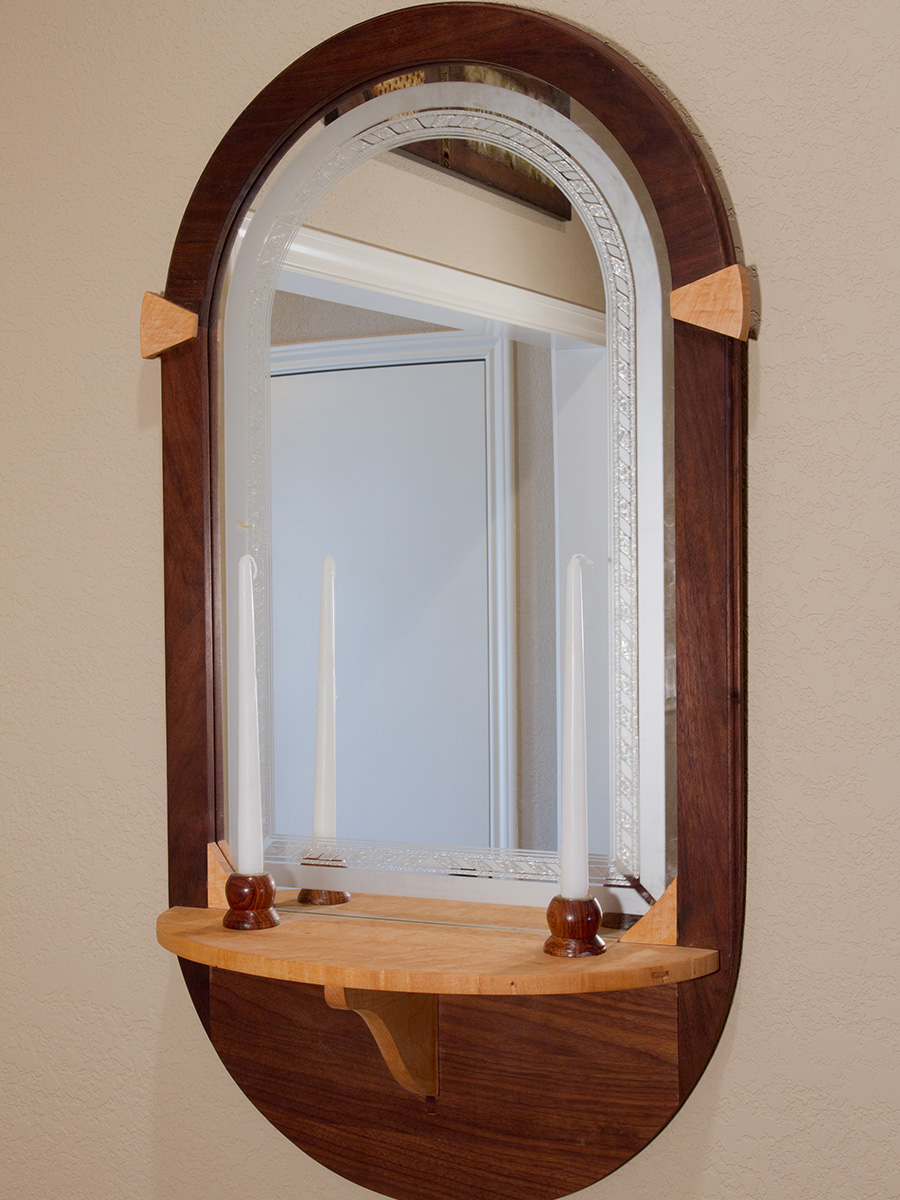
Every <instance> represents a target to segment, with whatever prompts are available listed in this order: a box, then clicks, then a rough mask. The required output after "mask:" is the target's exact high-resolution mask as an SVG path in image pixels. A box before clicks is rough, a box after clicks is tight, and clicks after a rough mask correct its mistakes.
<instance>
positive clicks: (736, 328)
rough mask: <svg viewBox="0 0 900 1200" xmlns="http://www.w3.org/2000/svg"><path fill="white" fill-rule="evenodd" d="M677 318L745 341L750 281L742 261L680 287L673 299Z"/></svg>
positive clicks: (672, 309) (673, 307) (671, 309)
mask: <svg viewBox="0 0 900 1200" xmlns="http://www.w3.org/2000/svg"><path fill="white" fill-rule="evenodd" d="M669 311H670V312H671V314H672V316H673V317H674V318H675V320H676V321H686V322H687V324H688V325H699V326H700V327H701V328H702V329H712V330H713V331H714V332H715V333H724V334H726V335H727V336H728V337H733V338H738V339H739V340H740V341H742V342H745V341H746V340H747V338H748V336H749V334H750V283H749V281H748V279H747V272H746V270H745V269H744V268H743V267H742V266H741V264H740V263H735V264H734V265H733V266H731V267H725V268H724V270H721V271H716V272H714V273H713V274H712V275H705V276H704V277H703V278H702V279H695V280H694V282H693V283H688V284H685V286H684V287H680V288H676V289H675V290H674V291H673V292H672V294H671V296H670V298H669Z"/></svg>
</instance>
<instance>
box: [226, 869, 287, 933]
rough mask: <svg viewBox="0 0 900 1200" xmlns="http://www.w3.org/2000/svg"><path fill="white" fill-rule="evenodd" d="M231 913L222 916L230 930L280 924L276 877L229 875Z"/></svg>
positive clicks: (227, 884)
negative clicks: (276, 901) (276, 903)
mask: <svg viewBox="0 0 900 1200" xmlns="http://www.w3.org/2000/svg"><path fill="white" fill-rule="evenodd" d="M225 899H226V900H227V901H228V912H227V913H226V914H225V916H224V917H223V919H222V924H223V925H224V926H225V928H226V929H272V928H273V927H274V926H275V925H277V924H278V923H279V921H278V913H277V912H276V911H275V909H274V908H273V907H272V906H273V904H274V903H275V880H274V879H273V878H272V876H271V875H270V874H269V873H268V872H266V873H265V874H263V875H239V874H237V873H236V872H235V873H234V874H232V875H229V876H228V878H227V879H226V881H225Z"/></svg>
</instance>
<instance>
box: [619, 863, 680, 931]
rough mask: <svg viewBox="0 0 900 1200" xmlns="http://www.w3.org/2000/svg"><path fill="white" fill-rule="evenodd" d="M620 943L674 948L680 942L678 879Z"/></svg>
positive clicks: (673, 881) (674, 880)
mask: <svg viewBox="0 0 900 1200" xmlns="http://www.w3.org/2000/svg"><path fill="white" fill-rule="evenodd" d="M619 941H620V942H638V943H643V945H645V946H674V945H676V944H677V942H678V878H677V877H676V878H675V879H673V880H672V882H671V883H670V884H669V886H668V887H667V888H666V890H665V891H664V892H663V894H662V895H661V896H660V898H659V899H658V900H657V902H656V903H655V904H654V905H653V907H652V908H651V909H649V911H648V912H645V913H644V915H643V916H642V917H641V919H640V920H639V921H638V922H637V924H636V925H632V927H631V928H630V929H626V930H625V932H624V933H623V934H622V936H621V937H620V938H619Z"/></svg>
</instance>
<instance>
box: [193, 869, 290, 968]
mask: <svg viewBox="0 0 900 1200" xmlns="http://www.w3.org/2000/svg"><path fill="white" fill-rule="evenodd" d="M225 899H226V900H227V901H228V910H227V912H226V913H225V915H224V917H223V918H222V926H223V928H224V929H228V930H241V931H242V932H244V933H250V932H254V933H255V932H258V931H260V930H263V929H274V928H275V926H276V925H278V924H279V920H280V918H279V916H278V913H277V912H276V911H275V909H274V908H273V907H272V906H273V904H274V901H275V880H274V879H273V878H272V876H271V875H269V874H268V873H266V874H263V875H241V874H239V873H238V872H234V874H232V875H229V876H228V878H227V879H226V881H225ZM208 911H209V910H208V909H207V910H203V912H204V916H205V915H206V913H207V912H208ZM185 957H186V958H190V957H192V956H191V955H185Z"/></svg>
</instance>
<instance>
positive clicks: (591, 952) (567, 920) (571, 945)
mask: <svg viewBox="0 0 900 1200" xmlns="http://www.w3.org/2000/svg"><path fill="white" fill-rule="evenodd" d="M600 916H601V913H600V904H599V902H598V901H597V900H596V899H595V898H594V897H585V898H584V899H583V900H570V899H568V898H567V897H566V896H554V897H553V899H552V900H551V901H550V903H549V905H548V906H547V924H548V925H549V926H550V936H549V937H548V938H547V940H546V941H545V942H544V953H545V954H549V955H551V956H552V957H553V958H587V957H590V956H595V955H598V954H605V953H606V945H605V943H604V942H603V940H602V938H599V937H597V930H598V929H599V928H600Z"/></svg>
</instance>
